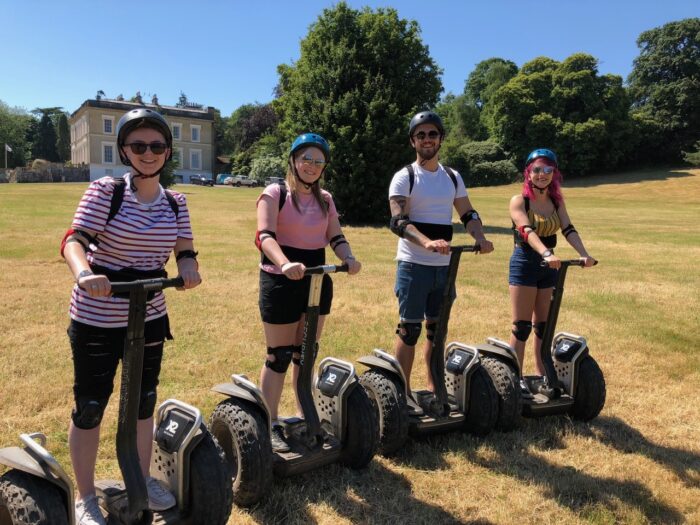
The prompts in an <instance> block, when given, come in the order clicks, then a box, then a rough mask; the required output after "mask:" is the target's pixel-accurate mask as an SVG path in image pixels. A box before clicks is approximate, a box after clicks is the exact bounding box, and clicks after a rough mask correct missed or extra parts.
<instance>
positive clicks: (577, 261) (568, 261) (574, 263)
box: [540, 259, 598, 268]
mask: <svg viewBox="0 0 700 525" xmlns="http://www.w3.org/2000/svg"><path fill="white" fill-rule="evenodd" d="M559 262H561V265H562V266H580V267H581V268H583V267H584V266H585V263H584V262H583V259H564V260H563V261H559ZM596 264H598V261H596V260H595V259H594V260H593V266H595V265H596ZM540 266H541V267H542V268H545V267H547V266H549V263H548V262H547V261H545V260H544V259H542V261H541V262H540Z"/></svg>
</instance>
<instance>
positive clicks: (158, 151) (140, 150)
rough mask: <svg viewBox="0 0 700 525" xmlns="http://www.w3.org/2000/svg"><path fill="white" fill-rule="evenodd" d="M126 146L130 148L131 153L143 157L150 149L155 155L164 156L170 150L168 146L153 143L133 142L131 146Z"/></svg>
mask: <svg viewBox="0 0 700 525" xmlns="http://www.w3.org/2000/svg"><path fill="white" fill-rule="evenodd" d="M124 145H125V146H129V148H131V152H132V153H135V154H136V155H143V154H144V153H146V150H147V149H148V148H150V149H151V151H152V152H153V154H154V155H162V154H163V153H165V150H166V149H168V145H167V144H163V143H162V142H151V143H150V144H146V143H145V142H132V143H131V144H124Z"/></svg>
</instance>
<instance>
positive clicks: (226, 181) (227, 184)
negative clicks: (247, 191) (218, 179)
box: [224, 175, 233, 186]
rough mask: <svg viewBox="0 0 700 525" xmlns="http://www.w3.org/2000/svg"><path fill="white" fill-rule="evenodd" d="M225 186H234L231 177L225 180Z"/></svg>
mask: <svg viewBox="0 0 700 525" xmlns="http://www.w3.org/2000/svg"><path fill="white" fill-rule="evenodd" d="M224 184H225V185H226V186H233V177H231V176H230V175H229V176H228V177H226V178H225V179H224Z"/></svg>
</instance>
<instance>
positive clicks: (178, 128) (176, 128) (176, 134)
mask: <svg viewBox="0 0 700 525" xmlns="http://www.w3.org/2000/svg"><path fill="white" fill-rule="evenodd" d="M181 136H182V124H175V123H174V122H173V140H180V137H181Z"/></svg>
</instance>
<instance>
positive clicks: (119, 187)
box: [105, 177, 180, 225]
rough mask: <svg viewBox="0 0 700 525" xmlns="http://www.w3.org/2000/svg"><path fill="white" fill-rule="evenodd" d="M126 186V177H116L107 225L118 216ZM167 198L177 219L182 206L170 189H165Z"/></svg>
mask: <svg viewBox="0 0 700 525" xmlns="http://www.w3.org/2000/svg"><path fill="white" fill-rule="evenodd" d="M125 188H126V180H124V177H116V178H115V179H114V192H113V193H112V201H111V202H110V205H109V213H108V214H107V222H105V225H107V224H109V221H111V220H112V219H114V217H116V215H117V213H119V210H120V209H121V207H122V203H123V202H124V189H125ZM165 198H166V199H168V204H170V209H171V210H173V213H174V214H175V219H176V220H177V217H178V215H179V214H180V206H179V205H178V203H177V201H176V200H175V197H174V196H173V194H172V193H171V192H169V191H168V190H165Z"/></svg>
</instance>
